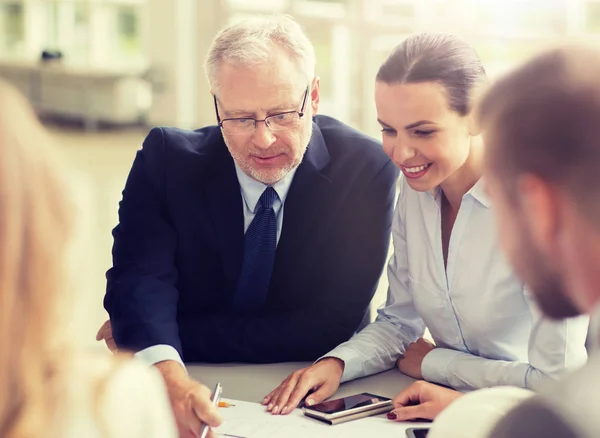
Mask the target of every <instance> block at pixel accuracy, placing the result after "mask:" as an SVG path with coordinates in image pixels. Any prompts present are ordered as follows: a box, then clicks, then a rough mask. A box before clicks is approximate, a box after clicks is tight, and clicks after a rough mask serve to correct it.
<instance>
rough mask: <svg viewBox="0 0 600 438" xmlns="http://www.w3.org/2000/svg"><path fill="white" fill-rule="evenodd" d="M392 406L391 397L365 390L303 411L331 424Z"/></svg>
mask: <svg viewBox="0 0 600 438" xmlns="http://www.w3.org/2000/svg"><path fill="white" fill-rule="evenodd" d="M392 408H393V404H392V400H391V399H389V398H387V397H382V396H380V395H375V394H370V393H368V392H363V393H362V394H356V395H351V396H349V397H344V398H338V399H335V400H328V401H326V402H323V403H319V404H317V405H314V406H310V407H308V406H305V407H304V408H303V409H302V411H303V412H304V415H306V416H308V417H312V418H315V419H317V420H321V421H324V422H326V423H329V424H338V423H342V422H345V421H350V420H355V419H358V418H364V417H368V416H371V415H376V414H382V413H385V412H389V411H391V410H392Z"/></svg>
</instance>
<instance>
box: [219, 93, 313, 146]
mask: <svg viewBox="0 0 600 438" xmlns="http://www.w3.org/2000/svg"><path fill="white" fill-rule="evenodd" d="M308 90H309V87H308V86H307V87H306V91H305V92H304V97H303V98H302V106H301V107H300V111H285V112H282V113H277V114H273V115H270V116H269V117H265V118H264V119H262V120H257V119H254V118H252V117H239V118H232V119H221V117H220V116H219V108H218V107H217V96H214V95H213V99H214V101H215V112H216V113H217V122H218V123H219V127H220V128H221V129H222V130H223V132H224V133H226V134H231V135H241V134H250V133H252V132H254V130H255V129H256V124H257V123H258V122H264V123H265V125H266V126H267V128H269V129H270V130H271V131H283V130H286V129H292V128H295V127H296V126H298V125H299V123H300V119H301V118H302V116H304V106H305V105H306V98H307V97H308Z"/></svg>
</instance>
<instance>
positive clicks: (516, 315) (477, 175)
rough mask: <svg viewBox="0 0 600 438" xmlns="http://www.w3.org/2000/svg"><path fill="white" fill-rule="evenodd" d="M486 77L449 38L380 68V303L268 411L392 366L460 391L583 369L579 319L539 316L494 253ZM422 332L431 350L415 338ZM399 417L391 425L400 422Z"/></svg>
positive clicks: (403, 50)
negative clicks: (388, 198)
mask: <svg viewBox="0 0 600 438" xmlns="http://www.w3.org/2000/svg"><path fill="white" fill-rule="evenodd" d="M485 82H486V74H485V69H484V68H483V65H482V63H481V61H480V60H479V57H478V55H477V53H476V52H475V50H474V49H472V48H471V47H470V46H469V45H468V44H467V43H465V42H464V41H462V40H460V39H459V38H456V37H454V36H452V35H446V34H420V35H415V36H412V37H409V38H408V39H406V40H405V41H404V42H402V43H401V44H400V45H399V46H398V47H397V48H396V49H395V50H394V51H393V52H392V54H391V55H390V56H389V57H388V59H387V60H386V61H385V62H384V63H383V65H382V66H381V68H380V69H379V73H378V75H377V83H376V87H375V103H376V107H377V118H378V120H379V124H380V125H381V127H382V136H383V147H384V150H385V152H386V154H387V155H388V156H389V157H390V158H391V159H392V160H393V162H394V163H395V164H396V165H397V166H398V167H399V168H400V169H401V170H402V172H403V174H404V178H403V179H402V181H401V183H400V195H399V198H398V202H397V204H396V211H395V216H394V222H393V225H392V236H393V240H394V254H393V256H392V258H391V261H390V264H389V267H388V279H389V285H390V287H389V289H388V297H387V304H386V306H385V307H383V308H382V309H380V310H379V315H378V317H377V320H376V321H375V322H374V323H372V324H370V325H369V326H367V327H366V328H365V329H364V330H363V331H361V332H360V333H358V334H357V335H355V336H354V337H353V338H352V339H350V341H348V342H346V343H344V344H342V345H340V346H338V347H337V348H336V349H334V350H333V351H331V352H329V353H328V354H327V355H325V357H324V358H323V359H322V360H320V361H319V362H317V363H316V364H315V365H313V366H312V367H310V368H308V369H305V370H300V371H297V372H296V373H294V374H292V375H291V376H290V377H289V378H288V379H287V380H286V381H284V382H283V383H282V384H281V385H280V386H279V387H278V388H277V389H275V390H274V391H273V392H272V393H271V394H269V395H268V396H267V398H266V399H265V403H266V404H267V407H268V408H269V409H270V410H272V412H274V413H276V414H277V413H280V412H283V413H287V412H290V411H291V408H292V407H295V406H296V405H297V404H298V402H299V401H300V400H301V399H302V398H303V397H304V396H305V395H306V393H307V391H309V390H310V389H314V388H317V390H316V391H315V392H314V393H312V394H311V395H310V397H309V398H308V399H307V400H306V404H308V405H311V404H312V403H319V402H321V401H322V400H323V399H325V398H327V397H329V396H331V395H332V394H333V393H334V392H335V390H336V389H337V387H338V385H339V383H340V382H341V381H348V380H351V379H355V378H358V377H363V376H367V375H370V374H375V373H378V372H382V371H384V370H386V369H389V368H392V367H393V366H394V364H396V365H397V366H398V368H399V369H400V371H402V372H403V373H405V374H407V375H409V376H411V377H414V378H417V379H424V380H428V381H431V382H434V383H439V384H442V385H444V386H451V387H454V388H456V389H458V390H461V391H468V390H472V389H475V388H484V387H491V386H503V385H510V386H517V387H525V388H532V389H535V388H537V387H538V386H539V385H540V384H541V383H542V382H544V381H545V380H547V379H548V378H554V377H556V376H558V375H560V374H561V373H563V372H564V371H565V370H566V369H568V368H571V367H577V366H579V365H581V364H583V363H584V362H585V360H586V356H587V354H586V350H585V345H584V343H585V338H586V334H587V319H585V318H583V319H582V318H579V319H570V320H566V321H563V322H549V321H547V320H545V319H543V318H541V316H540V312H539V309H538V308H537V306H536V305H535V303H534V302H533V300H531V299H530V297H529V293H528V292H527V290H526V288H525V286H524V284H523V283H522V282H521V281H520V280H519V279H518V278H517V277H516V275H515V274H514V272H513V271H512V269H511V268H510V267H509V265H508V263H507V261H506V260H505V259H504V258H503V257H502V256H501V255H500V248H499V242H498V236H497V234H496V230H495V226H494V224H495V223H494V215H493V211H492V210H491V208H492V205H491V203H490V201H489V199H488V198H487V196H486V193H485V191H484V188H483V181H482V173H483V171H482V152H483V143H482V141H481V138H480V136H479V129H478V126H477V123H476V120H475V117H474V116H473V113H472V102H473V96H474V94H475V93H476V92H477V90H478V88H479V87H480V86H482V85H483V84H485ZM425 327H427V328H429V330H430V333H431V336H432V338H433V340H434V342H435V344H433V343H431V342H429V341H426V340H425V339H423V336H424V331H425ZM399 400H400V401H398V403H397V404H396V407H397V408H401V405H402V401H401V399H399ZM403 412H404V410H402V409H397V410H396V411H394V413H392V414H390V416H389V417H388V418H390V419H391V420H398V421H400V420H406V419H408V418H406V415H403Z"/></svg>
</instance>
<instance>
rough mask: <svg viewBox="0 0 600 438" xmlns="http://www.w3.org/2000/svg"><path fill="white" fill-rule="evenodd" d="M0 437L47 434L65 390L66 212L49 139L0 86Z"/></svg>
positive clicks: (30, 114)
mask: <svg viewBox="0 0 600 438" xmlns="http://www.w3.org/2000/svg"><path fill="white" fill-rule="evenodd" d="M0 154H1V158H0V242H2V245H1V246H0V436H2V437H3V438H28V437H38V436H42V435H46V436H47V435H48V430H49V429H53V427H52V426H53V425H55V424H56V421H57V419H56V416H55V415H53V413H55V412H57V409H58V401H59V400H60V397H59V396H60V394H61V391H64V388H65V387H66V381H67V380H66V374H67V371H66V367H65V366H63V364H64V363H65V362H68V361H69V354H68V353H69V351H68V350H69V349H68V345H69V341H68V334H67V333H66V330H64V323H65V321H64V315H63V314H61V310H60V306H61V304H63V300H64V299H65V294H63V288H65V287H66V286H67V284H66V283H65V282H64V279H65V278H66V266H65V265H66V263H65V257H64V255H66V252H67V250H68V245H69V243H70V228H71V225H72V224H71V221H72V216H71V208H70V197H69V196H67V190H66V184H65V183H64V182H63V181H62V180H61V178H60V176H59V175H60V174H59V173H58V172H57V171H56V166H57V163H56V162H54V160H55V159H56V154H55V151H54V150H52V149H51V146H50V139H49V138H48V134H47V133H46V131H45V130H44V128H43V127H42V126H41V124H40V123H39V121H38V120H37V118H36V116H35V114H34V113H33V111H32V109H31V108H30V106H29V105H28V103H27V101H26V100H25V99H24V98H23V97H22V96H21V95H20V94H19V93H18V92H16V91H15V90H14V89H12V88H11V87H9V86H8V85H7V84H5V83H2V82H1V81H0Z"/></svg>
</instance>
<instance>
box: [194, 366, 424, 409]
mask: <svg viewBox="0 0 600 438" xmlns="http://www.w3.org/2000/svg"><path fill="white" fill-rule="evenodd" d="M308 365H309V364H307V363H279V364H266V365H247V364H223V365H212V364H211V365H205V364H197V365H194V364H187V369H188V371H189V373H190V375H191V376H192V377H194V378H195V379H198V380H200V381H201V382H202V383H204V384H205V385H207V386H208V387H209V388H211V389H212V388H213V387H214V385H215V384H216V383H217V382H221V384H222V385H223V397H225V398H230V399H235V400H243V401H248V402H256V403H260V402H262V400H263V398H264V396H265V395H267V394H268V393H269V392H270V391H271V390H273V389H274V388H275V387H276V386H277V385H279V384H280V383H281V382H282V381H283V380H284V379H285V378H286V377H287V376H288V375H289V374H290V373H292V372H293V371H295V370H297V369H300V368H303V367H305V366H308ZM412 382H414V379H412V378H410V377H408V376H405V375H404V374H402V373H401V372H400V371H398V370H396V369H393V370H390V371H387V372H385V373H381V374H377V375H374V376H369V377H365V378H363V379H357V380H354V381H352V382H347V383H344V384H343V385H342V386H341V387H340V389H339V390H338V392H337V393H336V397H345V396H347V395H352V394H357V393H360V392H370V393H373V394H377V395H381V396H384V397H390V398H392V397H394V396H396V395H397V394H398V393H399V392H400V391H401V390H402V389H404V388H406V387H407V386H408V385H410V384H411V383H412Z"/></svg>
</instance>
